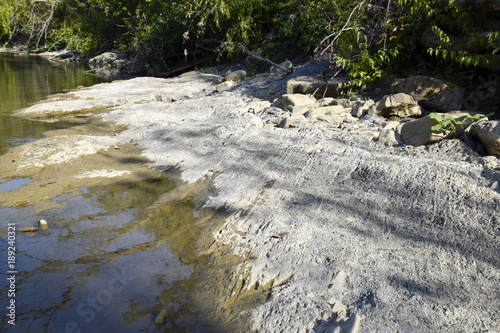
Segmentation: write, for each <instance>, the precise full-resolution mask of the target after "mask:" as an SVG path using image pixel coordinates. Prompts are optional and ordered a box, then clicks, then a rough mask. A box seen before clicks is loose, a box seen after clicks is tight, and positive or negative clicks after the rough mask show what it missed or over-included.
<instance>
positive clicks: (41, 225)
mask: <svg viewBox="0 0 500 333" xmlns="http://www.w3.org/2000/svg"><path fill="white" fill-rule="evenodd" d="M38 228H40V231H47V230H48V229H49V224H48V223H47V221H45V220H40V221H38Z"/></svg>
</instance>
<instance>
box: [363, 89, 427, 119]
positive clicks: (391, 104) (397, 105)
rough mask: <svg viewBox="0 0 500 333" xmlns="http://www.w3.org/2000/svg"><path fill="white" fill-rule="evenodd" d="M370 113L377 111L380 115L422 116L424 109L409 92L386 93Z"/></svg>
mask: <svg viewBox="0 0 500 333" xmlns="http://www.w3.org/2000/svg"><path fill="white" fill-rule="evenodd" d="M369 113H375V114H376V115H378V116H383V117H391V116H396V117H399V118H410V117H420V116H421V115H422V109H421V107H420V106H419V105H418V102H417V101H416V100H415V99H414V98H413V97H411V96H410V95H408V94H403V93H399V94H395V95H386V96H384V97H382V99H381V100H380V101H378V102H377V103H375V104H374V105H373V106H372V107H371V108H370V111H369Z"/></svg>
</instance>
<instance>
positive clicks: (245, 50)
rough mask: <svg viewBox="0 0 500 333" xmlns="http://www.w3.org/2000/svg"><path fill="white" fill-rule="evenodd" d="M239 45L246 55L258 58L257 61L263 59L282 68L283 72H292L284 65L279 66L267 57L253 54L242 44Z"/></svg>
mask: <svg viewBox="0 0 500 333" xmlns="http://www.w3.org/2000/svg"><path fill="white" fill-rule="evenodd" d="M240 47H241V49H242V50H243V53H245V54H246V55H248V56H249V57H250V58H253V59H255V60H259V61H263V62H267V63H268V64H270V65H272V66H274V67H277V68H279V69H281V70H282V71H284V72H285V73H291V72H292V70H290V69H287V68H284V67H282V66H280V65H278V64H276V63H274V62H272V61H271V60H269V59H266V58H262V57H259V56H257V55H255V54H253V53H252V52H250V51H248V50H247V48H246V47H245V46H244V45H241V46H240Z"/></svg>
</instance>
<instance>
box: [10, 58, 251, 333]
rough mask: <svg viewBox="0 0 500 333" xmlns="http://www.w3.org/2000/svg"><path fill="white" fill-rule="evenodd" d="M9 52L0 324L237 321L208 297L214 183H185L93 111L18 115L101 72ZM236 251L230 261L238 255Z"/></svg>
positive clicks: (52, 326) (190, 326) (172, 326)
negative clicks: (37, 117) (47, 117)
mask: <svg viewBox="0 0 500 333" xmlns="http://www.w3.org/2000/svg"><path fill="white" fill-rule="evenodd" d="M2 57H4V58H3V59H4V60H5V62H8V64H7V63H4V68H8V69H9V71H6V72H5V73H4V74H6V76H7V75H8V79H7V78H6V79H5V81H3V82H4V85H5V88H6V89H5V90H3V91H4V93H5V92H10V93H13V95H14V96H13V98H12V99H11V102H10V103H4V104H3V106H2V107H3V109H2V113H1V120H2V126H3V128H5V129H6V130H2V137H1V138H0V141H1V142H2V144H1V145H0V146H1V148H2V149H3V151H2V153H3V154H2V156H0V160H1V162H0V163H1V164H2V166H1V167H0V170H1V171H0V202H1V203H2V208H0V223H1V224H2V230H1V231H0V236H1V237H2V247H1V248H0V253H1V257H2V258H3V260H4V262H5V264H6V265H3V264H2V267H5V270H4V269H3V270H2V272H1V274H2V277H3V278H2V283H1V287H2V308H4V309H6V310H5V311H6V313H5V314H4V315H3V316H2V321H1V327H2V331H7V332H42V331H52V332H111V331H117V330H119V331H121V332H163V331H165V330H167V331H168V330H174V331H179V330H180V331H193V332H195V331H196V332H198V331H207V332H212V331H214V330H218V329H222V328H223V327H224V326H225V325H227V322H228V320H226V319H225V318H226V317H228V316H226V314H220V313H219V314H217V313H216V311H215V312H214V311H212V305H213V303H214V302H215V301H211V302H207V301H206V299H210V298H215V299H216V298H217V292H220V290H219V291H217V290H218V289H220V288H221V286H220V285H218V284H217V282H215V283H209V282H208V281H210V280H211V279H212V278H213V274H212V273H210V274H209V273H208V272H209V271H210V269H211V268H207V265H209V264H210V267H214V266H216V265H214V263H213V262H212V261H210V262H208V261H207V259H206V256H205V257H204V256H200V255H199V254H198V252H197V251H195V249H197V248H200V247H202V246H203V244H205V243H204V242H206V241H207V238H206V237H205V240H204V239H203V237H198V235H199V233H200V231H201V230H206V229H209V228H213V227H214V226H215V225H218V224H220V223H222V222H221V218H222V216H224V211H222V210H219V211H215V210H211V209H203V208H202V206H203V203H204V201H206V200H207V196H208V193H212V192H211V191H212V190H211V187H210V182H209V181H208V180H207V181H199V182H197V183H196V184H193V185H189V184H184V182H182V181H181V180H180V178H179V176H178V171H176V170H175V169H170V170H166V169H165V168H151V167H150V166H149V165H148V164H150V161H149V160H148V159H147V158H145V157H143V156H141V155H142V152H141V150H140V149H139V148H138V147H137V145H136V144H134V143H130V142H126V141H124V140H121V139H120V138H118V137H117V135H118V134H119V133H120V132H121V131H122V130H123V127H122V126H114V125H113V126H110V125H112V124H110V123H103V122H102V121H99V120H97V119H94V118H92V117H89V116H88V115H87V114H82V115H79V116H78V117H76V118H75V119H71V120H66V121H65V120H59V119H52V120H51V121H49V122H41V121H32V120H28V119H26V118H19V117H12V116H11V115H10V111H14V110H18V109H23V108H25V107H28V106H29V105H32V104H35V106H34V107H36V102H38V99H43V98H47V97H48V96H52V97H49V98H52V99H58V97H57V94H58V93H64V92H68V91H70V90H76V91H77V90H81V89H85V86H89V85H92V84H95V83H98V82H100V81H99V80H97V79H95V78H93V77H91V76H87V75H85V74H84V70H85V68H84V67H83V66H62V65H60V64H59V65H57V66H56V65H53V64H52V65H51V64H50V63H49V62H48V61H47V59H44V58H38V57H33V56H31V57H30V56H27V55H2ZM23 67H27V68H24V70H25V71H24V72H23ZM53 71H55V73H53ZM69 71H71V72H70V73H68V72H69ZM40 76H41V77H40ZM40 80H42V82H39V81H40ZM44 80H46V81H44ZM53 81H55V82H53ZM13 82H16V83H17V85H14V84H13ZM23 82H24V86H23ZM36 83H38V84H36ZM7 88H8V89H7ZM28 92H32V96H31V97H30V98H27V97H26V94H27V93H28ZM100 109H101V112H102V111H104V110H106V107H103V108H100ZM87 118H88V119H87ZM63 146H64V148H63ZM86 148H87V150H86ZM82 150H83V153H79V151H82ZM68 156H69V158H67V157H68ZM40 220H44V221H46V222H47V223H48V225H49V228H48V229H47V230H45V229H42V228H38V221H40ZM196 242H198V245H195V243H196ZM9 251H10V252H9ZM226 257H227V260H225V264H228V263H230V262H231V260H233V262H236V261H235V259H231V256H229V255H228V256H226ZM216 271H217V270H216ZM8 278H10V280H8ZM218 279H219V280H220V281H223V280H224V277H222V278H221V277H220V276H219V277H218ZM207 284H208V286H207ZM8 306H9V307H10V309H8ZM214 318H215V319H214ZM238 322H239V324H238V327H244V325H245V324H244V323H243V321H242V320H240V321H238Z"/></svg>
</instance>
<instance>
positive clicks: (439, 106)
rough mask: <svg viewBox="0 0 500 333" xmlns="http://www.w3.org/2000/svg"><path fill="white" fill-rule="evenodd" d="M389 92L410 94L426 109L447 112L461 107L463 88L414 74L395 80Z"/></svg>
mask: <svg viewBox="0 0 500 333" xmlns="http://www.w3.org/2000/svg"><path fill="white" fill-rule="evenodd" d="M391 92H392V93H405V94H408V95H411V96H412V97H413V98H415V99H416V100H417V101H418V103H419V104H420V105H421V106H423V107H424V108H426V109H429V110H435V111H439V112H448V111H456V110H461V109H462V105H463V103H464V93H465V90H464V89H463V88H461V87H459V86H457V85H456V84H453V83H450V82H445V81H441V80H439V79H436V78H432V77H428V76H414V77H410V78H407V79H403V80H396V81H395V82H394V83H393V84H392V85H391Z"/></svg>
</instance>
